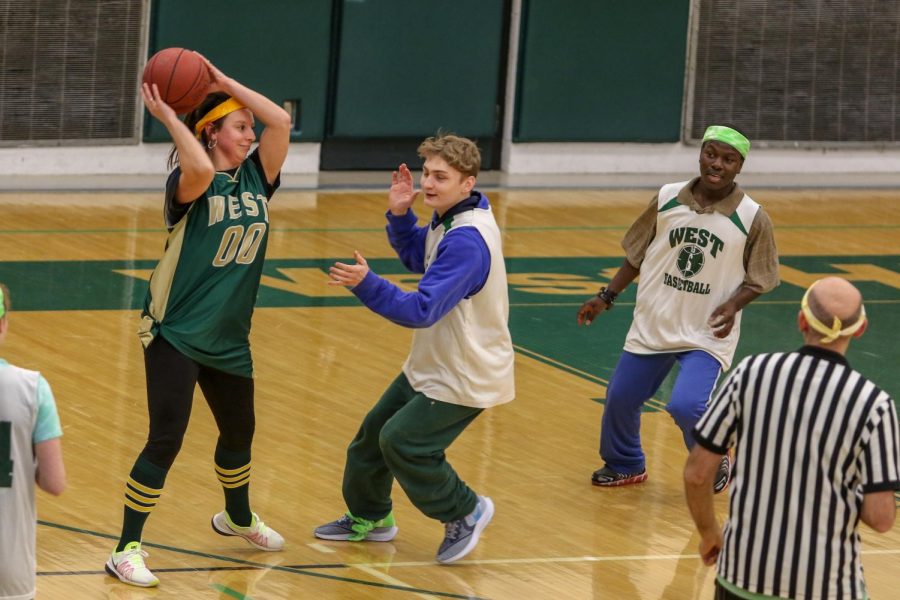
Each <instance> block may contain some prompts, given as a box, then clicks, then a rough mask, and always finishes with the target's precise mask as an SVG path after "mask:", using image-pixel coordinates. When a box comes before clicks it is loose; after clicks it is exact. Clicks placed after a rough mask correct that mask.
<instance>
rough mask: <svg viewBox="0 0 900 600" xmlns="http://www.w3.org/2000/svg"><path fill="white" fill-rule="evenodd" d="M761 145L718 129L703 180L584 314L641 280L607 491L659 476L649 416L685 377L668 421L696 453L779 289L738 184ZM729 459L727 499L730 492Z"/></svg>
mask: <svg viewBox="0 0 900 600" xmlns="http://www.w3.org/2000/svg"><path fill="white" fill-rule="evenodd" d="M749 150H750V141H749V140H748V139H747V138H746V137H745V136H744V135H743V134H742V133H741V132H739V131H738V130H737V129H735V128H733V127H727V126H721V125H713V126H711V127H709V128H707V130H706V133H705V134H704V136H703V145H702V146H701V148H700V176H699V177H695V178H694V179H692V180H690V181H686V182H679V183H672V184H667V185H664V186H663V187H662V188H661V189H660V191H659V193H658V194H657V196H656V197H655V198H654V199H653V201H652V202H651V203H650V206H648V207H647V209H646V210H645V211H644V213H643V214H641V216H640V217H638V219H637V220H636V221H635V222H634V224H633V225H632V226H631V228H630V229H629V230H628V233H626V235H625V238H624V240H623V241H622V247H623V248H624V249H625V254H626V258H625V261H624V262H623V264H622V267H621V268H620V269H619V271H618V272H617V273H616V275H615V276H614V277H613V279H612V281H610V283H609V285H608V286H607V287H604V288H602V289H601V290H600V292H599V293H598V294H597V295H596V296H595V297H593V298H591V299H590V300H587V301H586V302H585V303H584V304H583V305H582V306H581V308H580V309H579V311H578V317H577V321H578V324H579V325H581V324H586V325H590V324H591V322H592V321H593V320H594V319H595V318H596V317H597V316H598V315H599V314H600V313H601V312H603V311H605V310H609V309H610V308H612V306H613V303H614V302H615V299H616V296H618V295H619V294H620V293H621V292H622V290H624V289H625V288H626V287H627V286H628V284H629V283H631V282H632V281H633V280H634V279H635V278H636V277H637V276H638V274H640V276H641V282H640V285H639V286H638V292H637V301H636V303H635V307H634V319H633V321H632V324H631V329H630V330H629V332H628V336H627V338H626V341H625V349H624V352H623V353H622V356H621V357H620V359H619V362H618V364H617V365H616V369H615V372H614V373H613V376H612V378H611V379H610V382H609V387H608V389H607V393H606V407H605V410H604V412H603V421H602V425H601V433H600V456H601V458H603V460H604V462H605V464H604V466H603V467H602V468H600V469H598V470H597V471H595V472H594V474H593V475H592V477H591V481H592V483H593V484H594V485H598V486H603V487H606V486H619V485H627V484H631V483H640V482H642V481H644V480H645V479H646V478H647V469H646V463H645V458H644V453H643V450H642V449H641V439H640V411H641V405H643V403H644V402H646V401H647V400H649V399H650V398H651V397H652V396H653V395H654V394H655V393H656V391H657V390H658V389H659V386H660V385H661V384H662V382H663V380H664V379H665V377H666V375H668V373H669V371H670V370H671V369H672V367H673V366H674V364H675V362H676V361H677V362H678V363H679V366H680V370H679V373H678V377H677V379H676V381H675V387H674V389H673V391H672V398H671V399H670V401H669V403H668V404H667V405H666V410H667V411H668V412H669V414H671V415H672V417H673V419H674V420H675V423H676V424H677V425H678V426H679V428H680V429H681V431H682V433H683V436H684V441H685V445H686V446H687V447H688V448H689V449H690V448H691V447H692V446H693V444H694V440H693V437H692V436H691V431H692V429H693V427H694V425H695V424H696V423H697V421H698V420H699V419H700V417H701V416H702V415H703V413H704V411H705V410H706V406H707V403H708V402H709V398H710V395H711V394H712V390H713V388H714V387H715V384H716V381H717V380H718V377H719V375H720V374H721V372H722V370H723V369H728V367H729V365H730V363H731V360H732V358H733V356H734V351H735V348H736V346H737V342H738V336H739V335H740V318H741V315H740V311H741V309H743V308H744V306H746V305H747V304H748V303H749V302H751V301H752V300H754V299H755V298H757V297H758V296H759V295H760V294H763V293H765V292H768V291H770V290H771V289H773V288H774V287H775V286H776V285H778V254H777V252H776V249H775V241H774V237H773V232H772V223H771V221H770V220H769V217H768V215H766V213H765V211H763V209H762V208H761V207H760V206H759V205H758V204H757V203H756V202H754V201H753V200H752V199H751V198H750V197H749V196H747V195H746V194H744V192H743V191H741V189H740V188H739V187H738V185H737V183H735V181H734V178H735V177H736V176H737V174H738V173H740V172H741V168H742V167H743V164H744V160H745V159H746V158H747V153H748V152H749ZM730 475H731V458H730V456H728V455H726V456H724V457H723V458H722V461H721V464H720V468H719V473H718V476H717V478H716V481H715V491H716V492H721V491H723V490H724V489H725V488H726V486H727V485H728V481H729V478H730Z"/></svg>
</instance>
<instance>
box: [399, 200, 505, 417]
mask: <svg viewBox="0 0 900 600" xmlns="http://www.w3.org/2000/svg"><path fill="white" fill-rule="evenodd" d="M458 227H475V228H476V229H478V232H479V233H480V234H481V237H482V238H483V239H484V241H485V243H486V244H487V247H488V250H489V251H490V253H491V271H490V273H489V274H488V278H487V281H486V282H485V284H484V286H483V287H482V288H481V290H479V291H478V293H477V294H475V295H473V296H471V297H469V298H464V299H462V300H460V302H459V304H457V305H456V306H455V307H453V309H452V310H451V311H450V312H449V313H447V314H446V315H444V317H443V318H442V319H441V320H439V321H438V322H437V323H435V324H434V325H432V326H431V327H427V328H424V329H416V330H415V331H414V333H413V341H412V347H411V348H410V352H409V357H408V358H407V359H406V363H405V364H404V365H403V373H404V374H405V375H406V378H407V379H408V380H409V383H410V385H411V386H412V388H413V389H414V390H416V391H417V392H421V393H422V394H425V395H426V396H428V397H429V398H434V399H435V400H440V401H441V402H448V403H450V404H460V405H462V406H472V407H475V408H487V407H489V406H494V405H497V404H502V403H504V402H509V401H510V400H512V399H513V398H514V397H515V377H514V372H513V363H514V361H515V355H514V353H513V347H512V338H511V337H510V334H509V290H508V288H507V281H506V265H505V264H504V263H503V252H502V250H501V238H500V229H499V228H498V227H497V222H496V221H495V220H494V215H493V213H492V212H491V210H490V208H487V209H482V208H476V209H474V210H470V211H465V212H463V213H460V214H458V215H454V216H453V221H452V222H451V223H450V226H449V227H445V226H440V227H438V228H437V229H432V230H429V231H428V235H427V237H426V240H425V269H426V270H427V269H428V267H429V266H430V265H431V263H432V261H433V260H434V256H435V255H436V254H437V247H438V244H439V243H440V241H441V240H442V239H443V237H444V236H445V235H446V234H447V233H448V232H449V231H452V230H453V229H456V228H458Z"/></svg>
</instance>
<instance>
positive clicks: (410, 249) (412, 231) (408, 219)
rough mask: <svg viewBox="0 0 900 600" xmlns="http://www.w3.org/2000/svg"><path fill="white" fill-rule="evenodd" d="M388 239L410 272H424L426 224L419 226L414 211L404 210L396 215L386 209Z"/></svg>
mask: <svg viewBox="0 0 900 600" xmlns="http://www.w3.org/2000/svg"><path fill="white" fill-rule="evenodd" d="M387 220H388V224H387V226H386V227H385V229H387V236H388V241H389V242H390V243H391V247H392V248H393V249H394V251H395V252H396V253H397V256H399V257H400V262H402V263H403V266H404V267H406V269H407V270H408V271H410V272H412V273H424V272H425V236H426V235H427V234H428V226H427V225H426V226H425V227H419V226H418V225H417V223H418V219H417V218H416V213H414V212H413V211H412V209H410V210H408V211H406V214H405V215H403V216H401V217H396V216H394V215H392V214H391V211H387Z"/></svg>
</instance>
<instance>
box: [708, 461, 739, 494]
mask: <svg viewBox="0 0 900 600" xmlns="http://www.w3.org/2000/svg"><path fill="white" fill-rule="evenodd" d="M732 471H734V461H733V460H732V458H731V450H729V451H728V454H726V455H725V456H723V457H722V462H720V463H719V469H718V470H717V471H716V479H715V481H713V494H721V493H722V492H724V491H725V490H727V489H728V484H729V483H731V473H732Z"/></svg>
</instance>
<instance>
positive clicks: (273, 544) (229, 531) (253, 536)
mask: <svg viewBox="0 0 900 600" xmlns="http://www.w3.org/2000/svg"><path fill="white" fill-rule="evenodd" d="M252 514H253V520H252V521H250V525H249V526H248V527H241V526H240V525H235V524H234V522H232V520H231V518H230V517H229V516H228V513H226V512H225V511H222V512H220V513H217V514H216V515H214V516H213V518H212V528H213V531H215V532H216V533H218V534H219V535H236V536H238V537H242V538H244V539H245V540H247V543H249V544H250V545H251V546H255V547H257V548H259V549H260V550H265V551H266V552H275V551H278V550H281V549H282V548H284V538H283V537H281V534H280V533H278V532H277V531H275V530H274V529H272V528H271V527H267V526H266V524H265V523H263V522H262V521H261V520H260V518H259V517H258V516H256V513H252Z"/></svg>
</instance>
